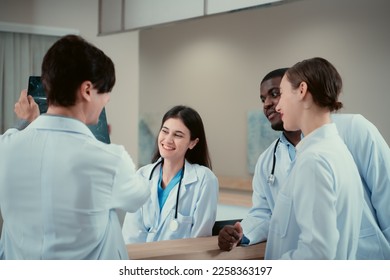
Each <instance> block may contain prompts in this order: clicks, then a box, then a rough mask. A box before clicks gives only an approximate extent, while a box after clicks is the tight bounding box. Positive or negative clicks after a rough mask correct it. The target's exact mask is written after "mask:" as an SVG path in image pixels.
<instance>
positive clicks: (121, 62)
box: [0, 0, 139, 162]
mask: <svg viewBox="0 0 390 280" xmlns="http://www.w3.org/2000/svg"><path fill="white" fill-rule="evenodd" d="M0 21H1V22H7V23H17V24H31V25H38V26H47V27H57V28H68V29H76V30H79V31H80V35H81V36H83V37H84V38H85V39H87V40H88V41H90V42H92V43H93V44H95V45H96V46H97V47H98V48H100V49H102V50H103V51H104V52H105V53H106V54H107V55H108V56H110V57H111V59H112V60H113V62H114V64H115V68H116V78H117V82H116V85H115V87H114V90H113V92H112V96H111V101H110V103H109V104H108V105H107V118H108V121H109V122H110V123H111V125H112V134H111V141H112V142H114V143H118V144H122V145H124V146H125V147H126V149H127V150H128V151H129V153H130V155H131V156H132V157H133V159H134V161H135V162H137V157H138V145H137V141H138V136H137V135H138V96H139V94H138V92H139V73H138V69H139V66H138V32H136V31H134V32H127V33H123V34H115V35H110V36H103V37H98V36H97V34H98V1H97V0H66V1H62V0H0ZM26 86H27V78H26V84H25V85H21V89H23V88H24V87H26Z"/></svg>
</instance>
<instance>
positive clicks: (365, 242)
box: [356, 227, 387, 260]
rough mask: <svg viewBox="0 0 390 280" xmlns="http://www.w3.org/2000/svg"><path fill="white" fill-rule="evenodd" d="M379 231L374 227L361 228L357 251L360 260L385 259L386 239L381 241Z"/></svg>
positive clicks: (357, 257)
mask: <svg viewBox="0 0 390 280" xmlns="http://www.w3.org/2000/svg"><path fill="white" fill-rule="evenodd" d="M380 239H381V237H380V236H379V232H378V231H377V230H376V229H375V228H374V227H368V228H365V229H361V230H360V236H359V246H358V250H357V253H356V259H358V260H381V259H384V254H383V249H382V246H383V245H387V244H386V243H387V241H386V239H384V238H383V239H384V241H382V242H381V240H380Z"/></svg>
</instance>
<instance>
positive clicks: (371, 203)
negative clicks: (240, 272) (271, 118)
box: [241, 114, 390, 260]
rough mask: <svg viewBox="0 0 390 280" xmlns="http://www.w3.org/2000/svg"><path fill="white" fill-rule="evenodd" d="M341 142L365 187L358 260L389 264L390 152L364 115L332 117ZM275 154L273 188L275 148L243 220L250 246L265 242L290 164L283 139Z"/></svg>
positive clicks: (265, 159) (264, 158)
mask: <svg viewBox="0 0 390 280" xmlns="http://www.w3.org/2000/svg"><path fill="white" fill-rule="evenodd" d="M332 120H333V122H334V123H335V124H336V127H337V130H338V132H339V135H340V137H341V138H342V139H343V141H344V142H345V144H346V145H347V147H348V149H349V150H350V152H351V154H352V156H353V158H354V161H355V163H356V165H357V168H358V170H359V173H360V177H361V180H362V182H363V186H364V196H365V201H366V205H365V207H364V214H363V222H362V225H361V230H360V239H359V248H358V251H357V255H356V258H357V259H374V260H376V259H390V203H389V201H390V149H389V147H388V145H387V143H386V141H385V140H384V139H383V137H382V135H381V134H380V132H379V131H378V129H377V128H376V127H375V126H374V125H373V124H372V123H371V122H369V121H368V120H367V119H365V118H364V117H363V116H362V115H360V114H332ZM280 139H281V140H280V142H279V145H278V148H277V150H276V154H275V156H276V164H275V177H276V180H275V183H274V184H273V185H269V184H268V183H267V177H268V175H269V174H270V172H271V168H272V157H273V149H274V145H275V141H276V140H275V141H274V143H272V144H271V145H270V146H269V147H268V148H267V150H265V151H264V152H263V153H262V154H261V155H260V157H259V159H258V161H257V164H256V168H255V174H254V177H253V181H252V186H253V196H252V202H253V206H252V208H251V209H250V211H249V213H248V215H247V216H246V217H245V218H244V219H243V220H242V222H241V225H242V227H243V231H244V235H245V237H246V238H248V239H249V241H250V242H249V243H248V244H249V245H251V244H255V243H258V242H261V241H264V240H267V236H268V230H269V221H270V219H271V215H272V213H273V211H274V207H275V201H276V198H277V195H278V192H279V190H280V188H281V185H283V184H284V182H285V181H286V177H287V174H288V170H289V168H290V165H291V160H290V158H289V156H288V151H287V145H288V142H287V140H286V139H285V137H284V136H283V134H281V136H280Z"/></svg>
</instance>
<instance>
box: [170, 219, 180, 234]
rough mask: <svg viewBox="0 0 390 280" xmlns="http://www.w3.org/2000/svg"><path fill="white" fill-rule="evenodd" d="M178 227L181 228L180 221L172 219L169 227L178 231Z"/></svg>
mask: <svg viewBox="0 0 390 280" xmlns="http://www.w3.org/2000/svg"><path fill="white" fill-rule="evenodd" d="M178 228H179V222H178V221H177V220H176V219H174V220H172V221H171V222H170V223H169V229H170V230H171V231H177V229H178Z"/></svg>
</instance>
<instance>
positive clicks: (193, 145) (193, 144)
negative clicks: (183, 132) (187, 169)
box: [188, 138, 199, 150]
mask: <svg viewBox="0 0 390 280" xmlns="http://www.w3.org/2000/svg"><path fill="white" fill-rule="evenodd" d="M198 142H199V138H196V139H194V140H191V142H190V146H189V147H188V148H189V149H190V150H192V149H193V148H194V147H195V146H196V144H198Z"/></svg>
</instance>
